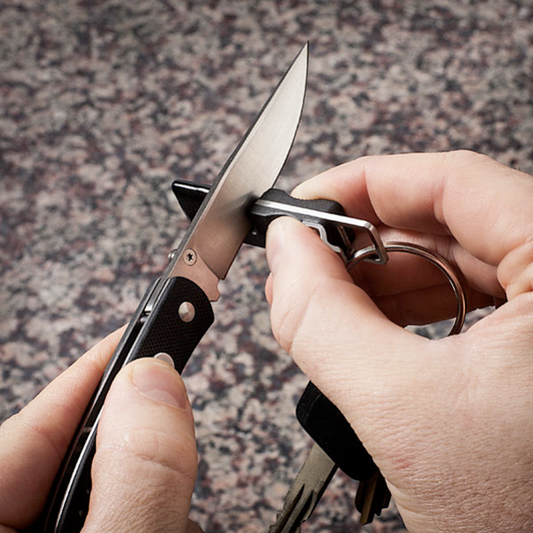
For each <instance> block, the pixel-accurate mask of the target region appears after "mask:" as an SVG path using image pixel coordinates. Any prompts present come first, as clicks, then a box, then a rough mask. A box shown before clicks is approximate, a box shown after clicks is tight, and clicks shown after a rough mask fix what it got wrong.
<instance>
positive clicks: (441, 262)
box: [346, 241, 466, 336]
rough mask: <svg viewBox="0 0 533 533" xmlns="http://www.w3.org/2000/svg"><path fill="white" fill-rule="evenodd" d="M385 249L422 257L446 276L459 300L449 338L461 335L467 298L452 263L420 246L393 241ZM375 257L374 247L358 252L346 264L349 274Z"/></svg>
mask: <svg viewBox="0 0 533 533" xmlns="http://www.w3.org/2000/svg"><path fill="white" fill-rule="evenodd" d="M384 248H385V250H386V251H387V252H388V253H391V252H392V253H394V252H404V253H407V254H412V255H417V256H419V257H422V258H423V259H425V260H426V261H429V262H430V263H431V264H432V265H434V266H436V267H437V268H438V269H439V270H440V271H441V272H442V273H443V274H444V275H445V276H446V279H447V280H448V282H449V283H450V285H451V286H452V289H453V292H454V294H455V299H456V300H457V313H456V317H455V322H454V324H453V327H452V329H451V331H450V333H448V336H450V335H455V334H457V333H460V332H461V329H462V328H463V325H464V322H465V316H466V297H465V293H464V290H463V287H462V286H461V283H460V281H459V278H458V277H457V274H456V273H455V271H454V270H453V268H452V266H451V265H450V263H448V261H446V259H444V258H443V257H441V256H440V255H439V254H437V253H436V252H433V251H431V250H428V249H427V248H424V247H423V246H420V245H418V244H412V243H407V242H400V241H392V242H388V243H385V244H384ZM375 255H376V249H375V248H374V247H373V246H369V247H368V248H363V249H362V250H358V251H357V252H355V253H354V254H353V256H352V258H351V259H349V260H348V262H347V263H346V268H347V270H348V272H349V271H350V270H351V269H352V268H353V267H355V266H356V265H357V264H359V263H360V262H361V261H365V260H368V259H371V258H372V257H375Z"/></svg>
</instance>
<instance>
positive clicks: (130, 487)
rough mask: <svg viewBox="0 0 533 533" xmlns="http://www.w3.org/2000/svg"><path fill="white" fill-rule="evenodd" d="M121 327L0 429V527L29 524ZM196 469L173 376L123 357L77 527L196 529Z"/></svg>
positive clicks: (184, 401) (4, 532)
mask: <svg viewBox="0 0 533 533" xmlns="http://www.w3.org/2000/svg"><path fill="white" fill-rule="evenodd" d="M122 333H123V331H121V330H119V331H117V332H115V333H113V334H112V335H110V336H108V337H107V338H106V339H104V340H103V341H101V342H100V343H99V344H97V345H96V346H95V347H94V348H93V349H92V350H90V351H89V352H87V353H86V354H85V355H84V356H83V357H82V358H80V359H79V360H78V361H77V362H76V363H75V364H74V365H72V366H71V367H70V368H69V369H68V370H66V371H65V372H64V373H63V374H61V375H60V376H59V377H58V378H57V379H55V380H54V381H53V382H52V383H51V384H50V385H48V387H46V388H45V389H44V390H43V391H42V392H41V393H40V394H39V395H38V396H37V397H36V398H35V399H34V400H33V401H32V402H31V403H29V404H28V405H27V406H26V407H25V408H24V409H22V411H21V412H20V413H18V414H17V415H15V416H13V417H12V418H10V419H8V420H7V421H6V422H4V424H2V426H0V533H8V532H13V531H18V530H22V529H26V528H28V527H29V526H31V525H32V524H33V523H34V522H35V521H36V520H37V518H38V516H39V514H40V513H41V511H42V510H43V508H44V505H45V502H46V498H47V495H48V493H49V491H50V488H51V485H52V482H53V480H54V477H55V475H56V473H57V471H58V469H59V466H60V463H61V461H62V459H63V456H64V455H65V452H66V450H67V447H68V444H69V442H70V441H71V439H72V437H73V435H74V432H75V430H76V427H77V425H78V423H79V421H80V419H81V417H82V415H83V412H84V410H85V407H86V405H87V403H88V402H89V399H90V398H91V395H92V393H93V391H94V389H95V388H96V385H97V384H98V381H99V380H100V378H101V376H102V373H103V371H104V368H105V366H106V364H107V362H108V361H109V359H110V357H111V355H112V353H113V351H114V350H115V348H116V345H117V343H118V341H119V339H120V336H121V334H122ZM196 466H197V456H196V444H195V438H194V426H193V419H192V411H191V408H190V405H189V401H188V398H187V393H186V391H185V387H184V385H183V381H182V380H181V377H180V376H179V374H178V373H177V372H176V371H175V370H174V369H173V368H171V367H170V366H169V365H168V364H166V363H163V362H161V361H158V360H154V359H140V360H137V361H134V362H133V363H130V364H129V365H127V366H126V367H125V368H123V369H122V370H121V371H120V373H119V374H118V375H117V377H116V378H115V380H114V382H113V384H112V386H111V389H110V391H109V393H108V396H107V398H106V402H105V405H104V409H103V411H102V417H101V419H100V422H99V425H98V432H97V442H96V454H95V458H94V461H93V467H92V482H93V487H92V492H91V500H90V508H89V514H88V517H87V520H86V522H85V526H84V528H83V532H84V533H88V532H91V531H94V532H101V531H114V532H121V531H124V532H126V531H127V532H134V531H139V532H141V531H142V532H145V531H169V532H170V531H172V532H182V533H197V532H200V531H201V530H200V528H199V527H198V526H197V525H196V524H194V523H193V522H190V521H189V520H188V514H189V504H190V499H191V494H192V491H193V486H194V480H195V477H196Z"/></svg>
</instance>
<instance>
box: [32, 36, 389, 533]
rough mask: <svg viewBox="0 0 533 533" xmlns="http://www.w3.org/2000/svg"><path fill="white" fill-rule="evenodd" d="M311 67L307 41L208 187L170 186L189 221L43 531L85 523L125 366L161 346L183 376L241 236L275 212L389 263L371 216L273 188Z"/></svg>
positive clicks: (134, 326) (85, 423) (63, 474)
mask: <svg viewBox="0 0 533 533" xmlns="http://www.w3.org/2000/svg"><path fill="white" fill-rule="evenodd" d="M307 65H308V45H305V46H304V47H303V48H302V50H301V51H300V53H299V54H298V55H297V57H296V58H295V60H294V61H293V63H292V65H291V66H290V67H289V69H288V70H287V72H286V73H285V75H284V76H283V78H282V79H281V81H280V83H279V84H278V86H277V87H276V89H275V90H274V92H273V93H272V95H271V96H270V98H269V100H268V101H267V102H266V104H265V105H264V107H263V109H262V110H261V111H260V113H259V114H258V116H257V117H256V119H255V121H254V123H253V124H252V126H251V127H250V129H249V130H248V132H247V133H246V135H245V136H244V137H243V139H242V140H241V142H240V143H239V145H238V147H237V148H236V149H235V151H234V152H233V154H232V155H231V157H230V158H229V160H228V161H227V162H226V164H225V165H224V167H223V169H222V171H221V172H220V174H219V176H218V177H217V179H216V181H215V183H214V185H213V186H212V187H210V188H207V187H202V186H195V185H191V184H186V183H184V182H175V183H174V188H175V192H177V193H178V194H177V195H178V198H179V200H180V203H181V204H182V206H183V207H184V209H185V211H186V213H187V214H188V215H189V216H190V218H192V221H191V224H190V226H189V229H188V230H187V233H186V234H185V236H184V238H183V239H182V241H181V243H180V244H179V246H178V248H177V249H176V250H174V251H173V252H172V253H171V255H170V260H169V264H168V266H167V268H166V270H165V272H164V273H163V275H162V276H161V278H159V279H158V280H156V281H155V282H154V283H152V285H151V286H150V287H149V288H148V290H147V292H146V293H145V295H144V296H143V298H142V300H141V302H140V304H139V306H138V308H137V310H136V311H135V314H134V316H133V318H132V320H131V321H130V323H129V326H128V328H127V330H126V332H125V333H124V336H123V337H122V339H121V340H120V342H119V345H118V347H117V349H116V351H115V354H114V355H113V358H112V359H111V361H110V363H109V365H108V367H107V369H106V371H105V373H104V375H103V377H102V380H101V382H100V384H99V385H98V387H97V389H96V391H95V393H94V395H93V397H92V399H91V401H90V402H89V405H88V407H87V410H86V411H85V414H84V416H83V418H82V421H81V423H80V425H79V427H78V430H77V432H76V435H75V437H74V439H73V441H72V443H71V445H70V448H69V450H68V452H67V455H66V457H65V460H64V462H63V464H62V466H61V468H60V471H59V474H58V476H57V479H56V481H55V484H54V487H53V489H52V491H51V494H50V497H49V501H48V504H47V506H46V510H45V513H44V514H43V518H42V522H41V524H42V529H40V530H41V531H44V532H45V533H52V532H53V533H66V532H68V533H74V532H77V531H80V530H81V529H82V527H83V524H84V522H85V518H86V516H87V512H88V507H89V497H90V491H91V477H90V470H91V463H92V460H93V457H94V453H95V440H96V429H97V426H98V421H99V418H100V414H101V411H102V407H103V404H104V400H105V397H106V394H107V392H108V391H109V388H110V386H111V382H112V381H113V379H114V378H115V376H116V375H117V373H118V372H119V370H120V369H121V368H122V367H123V366H124V365H126V364H127V363H129V362H130V361H132V360H134V359H138V358H141V357H153V356H155V355H156V354H159V353H161V352H165V353H167V354H169V355H170V356H171V357H172V359H173V361H174V365H175V367H176V369H177V370H178V371H179V372H181V371H182V370H183V368H184V367H185V364H186V363H187V361H188V359H189V357H190V356H191V354H192V352H193V351H194V349H195V348H196V346H197V345H198V343H199V342H200V340H201V338H202V337H203V335H204V334H205V333H206V331H207V330H208V329H209V327H210V326H211V325H212V323H213V321H214V315H213V311H212V307H211V302H214V301H216V300H217V299H218V297H219V291H218V282H219V281H220V280H223V279H224V278H225V277H226V274H227V273H228V270H229V268H230V266H231V264H232V263H233V261H234V259H235V257H236V255H237V253H238V251H239V249H240V247H241V245H242V244H243V242H251V243H252V244H258V245H263V246H264V235H265V232H266V227H267V226H268V223H269V222H270V221H271V220H272V219H273V218H275V217H277V216H282V215H287V214H288V215H290V216H296V217H297V218H299V219H300V220H302V221H304V222H306V223H307V224H308V225H309V226H312V227H314V228H316V229H317V230H318V231H319V233H320V234H321V236H322V238H323V239H324V240H325V241H326V242H328V244H330V246H332V247H333V248H334V249H335V250H336V251H339V252H343V253H346V252H347V251H348V250H349V248H350V246H351V235H350V231H353V230H358V229H361V230H363V231H365V232H366V234H367V235H368V236H369V239H370V241H372V243H373V245H374V247H375V249H376V254H375V255H374V256H373V257H371V258H370V260H374V261H375V262H378V263H383V262H386V251H385V250H384V248H383V246H382V244H381V241H380V239H379V237H378V236H377V234H376V233H375V229H374V228H373V226H371V225H370V224H368V223H367V222H365V221H358V220H356V219H351V218H348V217H346V216H344V213H343V212H342V208H341V207H340V206H339V205H338V204H335V203H334V202H327V201H323V200H316V201H312V202H306V201H302V200H296V199H292V198H291V197H289V196H288V195H286V194H285V193H283V192H282V191H277V190H275V189H271V187H272V186H273V185H274V183H275V181H276V179H277V178H278V175H279V174H280V172H281V169H282V167H283V165H284V163H285V160H286V159H287V156H288V154H289V151H290V149H291V146H292V143H293V140H294V137H295V135H296V130H297V128H298V124H299V121H300V117H301V114H302V110H303V103H304V95H305V88H306V81H307ZM316 202H319V203H318V204H317V203H316ZM320 202H325V203H320ZM317 214H318V218H317ZM347 232H348V233H347ZM41 524H39V527H40V526H41Z"/></svg>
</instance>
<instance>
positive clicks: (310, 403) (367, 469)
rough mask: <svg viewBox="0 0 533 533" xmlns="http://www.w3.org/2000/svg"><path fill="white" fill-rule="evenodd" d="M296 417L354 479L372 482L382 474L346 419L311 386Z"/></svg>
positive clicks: (301, 402) (298, 408)
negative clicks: (377, 474)
mask: <svg viewBox="0 0 533 533" xmlns="http://www.w3.org/2000/svg"><path fill="white" fill-rule="evenodd" d="M296 416H297V418H298V421H299V422H300V424H301V425H302V426H303V428H304V429H305V430H306V431H307V433H309V435H310V436H311V437H312V438H313V440H314V441H315V442H316V443H317V444H318V445H319V446H320V447H321V448H322V449H323V450H324V451H325V452H326V453H327V454H328V455H329V457H330V458H331V459H332V460H333V461H334V462H335V463H336V464H337V466H338V467H339V468H340V469H341V470H342V471H343V472H344V473H345V474H347V475H348V476H350V477H351V478H352V479H356V480H359V481H361V480H365V479H369V478H370V477H371V476H372V475H373V474H375V473H376V472H377V471H378V467H377V466H376V464H375V463H374V460H373V459H372V457H371V456H370V454H369V453H368V452H367V451H366V449H365V447H364V446H363V444H362V442H361V441H360V440H359V437H358V436H357V435H356V433H355V431H354V430H353V429H352V426H350V423H349V422H348V421H347V420H346V418H345V417H344V415H343V414H342V413H341V412H340V411H339V409H338V408H337V406H336V405H334V404H333V403H332V402H331V401H330V400H329V399H328V398H327V397H326V396H324V394H322V392H320V390H319V389H318V388H317V387H315V385H314V384H313V383H311V382H309V384H308V385H307V388H306V389H305V391H304V393H303V394H302V396H301V398H300V401H299V402H298V405H297V407H296Z"/></svg>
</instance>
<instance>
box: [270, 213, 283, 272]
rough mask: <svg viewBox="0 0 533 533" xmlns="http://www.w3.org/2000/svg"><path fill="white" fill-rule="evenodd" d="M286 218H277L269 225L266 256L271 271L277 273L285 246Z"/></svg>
mask: <svg viewBox="0 0 533 533" xmlns="http://www.w3.org/2000/svg"><path fill="white" fill-rule="evenodd" d="M284 225H285V220H284V219H283V218H277V219H276V220H274V221H273V222H271V223H270V225H269V226H268V231H267V238H266V256H267V262H268V266H269V268H270V272H272V274H274V275H275V274H276V270H277V269H278V266H279V262H280V260H281V256H282V254H283V248H284V246H285V228H284Z"/></svg>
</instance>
